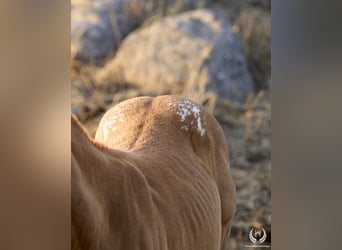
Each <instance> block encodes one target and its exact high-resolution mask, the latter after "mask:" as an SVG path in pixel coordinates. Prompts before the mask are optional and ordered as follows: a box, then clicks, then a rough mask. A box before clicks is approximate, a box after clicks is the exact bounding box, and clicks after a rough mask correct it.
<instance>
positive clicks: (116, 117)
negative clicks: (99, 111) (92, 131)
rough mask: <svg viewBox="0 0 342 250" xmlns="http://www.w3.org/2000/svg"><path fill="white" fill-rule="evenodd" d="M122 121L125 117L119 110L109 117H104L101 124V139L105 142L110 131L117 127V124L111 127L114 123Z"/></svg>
mask: <svg viewBox="0 0 342 250" xmlns="http://www.w3.org/2000/svg"><path fill="white" fill-rule="evenodd" d="M124 121H125V117H124V115H123V114H122V113H121V112H119V113H115V114H113V115H111V116H109V117H105V120H104V122H103V125H102V131H103V140H104V141H105V142H106V141H107V139H108V135H109V133H110V131H112V132H114V131H115V130H117V129H118V128H119V126H115V127H113V125H114V124H116V123H117V122H120V123H122V122H124Z"/></svg>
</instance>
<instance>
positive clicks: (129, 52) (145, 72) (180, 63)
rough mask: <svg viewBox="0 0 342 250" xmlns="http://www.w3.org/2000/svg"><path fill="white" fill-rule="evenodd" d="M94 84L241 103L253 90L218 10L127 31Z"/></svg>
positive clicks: (191, 13) (233, 37) (234, 39)
mask: <svg viewBox="0 0 342 250" xmlns="http://www.w3.org/2000/svg"><path fill="white" fill-rule="evenodd" d="M95 78H96V80H97V81H113V82H121V81H123V82H126V83H128V84H132V85H135V86H138V87H139V88H141V89H143V91H145V92H147V93H149V94H153V95H160V94H181V93H183V94H185V95H186V96H189V95H190V96H191V95H192V94H193V93H200V94H203V95H204V94H206V93H208V92H210V91H213V92H215V93H217V95H218V98H219V99H229V100H231V101H233V102H235V101H237V102H244V101H245V100H246V97H247V96H248V95H253V94H254V92H255V86H254V83H253V80H252V78H251V76H250V73H249V71H248V69H247V65H246V59H245V56H244V54H243V51H242V49H241V45H240V41H239V39H238V38H237V36H236V35H235V34H234V33H233V32H232V29H231V23H230V21H229V19H228V18H227V17H226V16H225V15H224V14H223V13H221V12H220V11H217V10H209V9H199V10H194V11H189V12H186V13H183V14H179V15H176V16H173V17H167V18H165V19H162V20H159V21H157V22H155V23H153V24H152V25H151V26H149V27H145V28H142V29H139V30H137V31H135V32H132V33H131V34H130V35H129V36H128V37H127V38H126V39H125V40H124V41H123V43H122V45H121V46H120V48H119V49H118V51H117V53H116V56H115V58H114V59H113V60H112V61H111V62H109V63H108V64H107V65H106V66H105V67H104V69H102V70H99V72H98V74H97V75H96V77H95Z"/></svg>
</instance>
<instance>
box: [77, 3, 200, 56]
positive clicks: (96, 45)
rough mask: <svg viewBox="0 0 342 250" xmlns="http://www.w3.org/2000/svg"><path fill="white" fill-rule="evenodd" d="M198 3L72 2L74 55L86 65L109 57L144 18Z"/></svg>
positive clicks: (188, 7) (179, 9)
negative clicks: (169, 8)
mask: <svg viewBox="0 0 342 250" xmlns="http://www.w3.org/2000/svg"><path fill="white" fill-rule="evenodd" d="M196 2H197V1H196V0H182V1H179V0H167V1H165V2H163V4H162V6H161V4H160V1H156V0H154V1H151V0H72V1H71V56H72V59H76V60H79V61H83V62H100V61H103V59H106V58H108V57H110V56H111V55H112V54H113V52H115V49H116V48H117V47H118V46H119V45H120V43H121V41H122V39H123V38H124V37H126V36H127V35H128V33H129V32H131V31H132V30H133V29H135V28H136V27H137V26H138V25H140V24H141V23H142V22H143V20H144V19H146V18H147V17H149V16H151V15H153V14H155V13H156V12H158V11H162V10H164V9H167V8H168V7H174V8H177V10H178V11H181V10H184V9H190V8H193V7H195V5H196Z"/></svg>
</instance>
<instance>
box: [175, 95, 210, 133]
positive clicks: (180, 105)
mask: <svg viewBox="0 0 342 250" xmlns="http://www.w3.org/2000/svg"><path fill="white" fill-rule="evenodd" d="M169 105H170V106H172V107H177V112H176V113H177V114H178V115H179V117H180V121H181V122H184V121H185V120H186V119H187V118H188V116H191V115H192V116H193V118H194V120H192V121H191V123H190V124H191V125H193V123H194V121H195V122H197V132H198V133H199V134H200V135H201V136H203V135H204V134H205V128H204V127H203V125H202V124H203V121H202V117H201V109H200V107H199V106H198V105H196V104H195V103H193V102H191V101H189V100H183V101H177V102H172V103H169ZM180 129H181V130H185V131H188V129H189V128H188V127H187V126H185V125H183V126H181V128H180Z"/></svg>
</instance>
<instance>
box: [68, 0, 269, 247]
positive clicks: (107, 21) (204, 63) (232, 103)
mask: <svg viewBox="0 0 342 250" xmlns="http://www.w3.org/2000/svg"><path fill="white" fill-rule="evenodd" d="M270 36H271V1H270V0H200V1H196V0H71V104H72V112H73V113H74V114H76V115H77V117H78V118H79V120H80V121H81V122H82V123H83V125H84V126H85V128H86V129H87V130H88V131H89V133H90V135H91V136H94V134H95V131H96V128H97V125H98V123H99V121H100V119H101V117H102V115H103V114H104V112H105V111H106V110H108V109H109V108H110V107H111V106H113V105H115V104H117V103H119V102H121V101H123V100H126V99H129V98H132V97H136V96H142V95H149V96H157V95H163V94H177V95H182V96H185V97H187V98H189V99H192V100H194V101H196V102H197V103H200V104H202V105H203V106H204V107H205V108H206V109H207V110H208V111H209V112H211V113H212V114H214V115H215V117H216V119H217V120H218V121H219V123H220V124H221V126H222V127H223V130H224V132H225V135H226V138H227V141H228V144H229V148H230V167H231V170H232V174H233V178H234V181H235V184H236V190H237V208H236V213H235V217H234V223H233V226H232V231H231V239H230V242H229V247H230V248H229V249H246V247H245V245H249V244H251V242H250V240H249V238H248V234H249V232H250V230H251V228H252V227H255V228H264V229H265V230H266V232H267V239H266V242H265V244H270V242H271V141H270V136H271V104H270V72H271V71H270V57H271V52H270Z"/></svg>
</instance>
